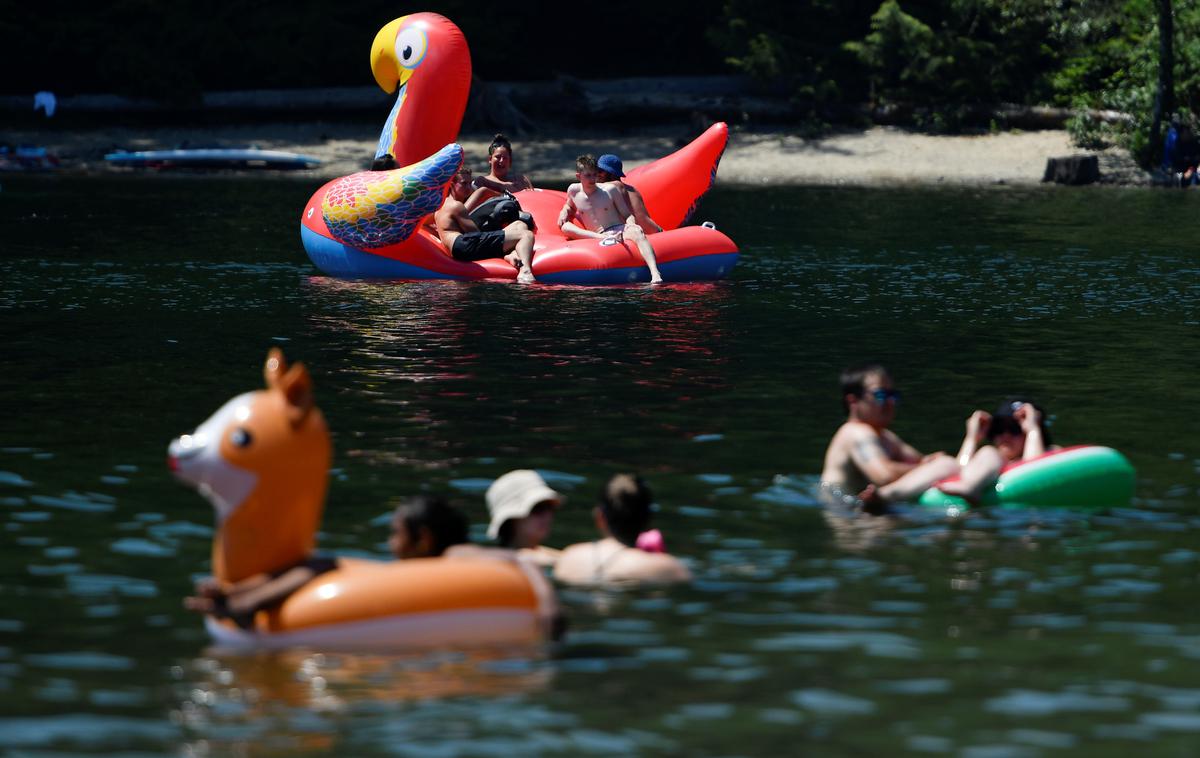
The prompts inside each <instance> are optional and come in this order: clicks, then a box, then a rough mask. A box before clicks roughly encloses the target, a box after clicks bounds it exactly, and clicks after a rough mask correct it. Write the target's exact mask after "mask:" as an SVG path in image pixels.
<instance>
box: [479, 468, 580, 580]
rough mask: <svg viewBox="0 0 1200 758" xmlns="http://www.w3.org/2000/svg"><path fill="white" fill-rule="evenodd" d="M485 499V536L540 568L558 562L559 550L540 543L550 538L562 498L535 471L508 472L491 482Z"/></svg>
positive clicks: (519, 470)
mask: <svg viewBox="0 0 1200 758" xmlns="http://www.w3.org/2000/svg"><path fill="white" fill-rule="evenodd" d="M485 499H486V500H487V506H488V513H489V514H490V515H491V522H490V523H489V524H488V530H487V534H488V536H489V537H491V538H492V539H494V540H496V541H497V542H498V543H499V544H500V547H502V548H505V549H508V550H514V551H516V553H517V555H518V556H519V557H521V558H522V559H524V560H528V561H531V562H533V563H536V564H537V565H539V566H551V565H553V564H554V562H555V561H556V560H558V555H559V551H558V550H555V549H553V548H549V547H546V546H544V545H543V544H542V543H543V542H544V541H545V540H546V538H547V537H549V536H550V529H551V527H552V526H554V514H555V512H556V511H557V510H558V508H559V506H561V505H562V496H561V495H559V494H558V493H557V492H555V491H554V490H552V489H550V487H549V485H547V484H546V481H545V480H544V479H542V477H541V475H539V474H538V472H536V471H532V470H530V469H517V470H515V471H509V472H508V473H507V474H505V475H504V476H501V477H500V478H499V479H497V480H496V481H494V482H492V485H491V486H490V487H488V490H487V495H486V496H485Z"/></svg>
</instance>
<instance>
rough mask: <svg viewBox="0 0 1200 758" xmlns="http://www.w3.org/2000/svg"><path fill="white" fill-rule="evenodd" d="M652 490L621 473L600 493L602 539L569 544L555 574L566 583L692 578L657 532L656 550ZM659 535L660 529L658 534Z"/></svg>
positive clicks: (657, 581)
mask: <svg viewBox="0 0 1200 758" xmlns="http://www.w3.org/2000/svg"><path fill="white" fill-rule="evenodd" d="M653 502H654V498H653V495H652V494H651V492H650V488H649V487H647V486H646V483H645V482H644V481H642V478H641V477H640V476H637V475H636V474H617V475H616V476H614V477H612V478H611V479H610V480H609V481H608V484H606V485H605V486H604V489H603V490H602V491H601V493H600V502H599V504H598V505H596V507H595V508H593V509H592V517H593V518H594V519H595V522H596V529H597V531H599V532H600V539H598V540H595V541H593V542H580V543H578V544H575V545H570V546H568V547H567V548H565V549H564V550H563V552H562V555H561V556H560V557H559V559H558V563H557V564H555V566H554V578H555V579H557V580H559V581H560V582H565V583H567V584H584V585H605V584H674V583H677V582H688V581H691V579H692V572H691V571H689V570H688V567H687V566H685V565H684V564H683V562H682V561H680V560H679V559H678V558H676V557H675V556H673V555H670V554H668V553H666V552H665V551H664V550H663V548H662V543H661V536H657V537H656V539H655V540H654V542H655V543H656V544H655V546H654V547H653V548H652V549H647V548H649V547H650V546H649V545H648V544H647V543H648V542H649V541H648V540H646V539H644V537H645V535H647V534H648V532H647V530H648V529H649V527H650V519H651V517H652V513H651V506H652V504H653ZM653 534H655V535H657V532H656V531H655V532H653Z"/></svg>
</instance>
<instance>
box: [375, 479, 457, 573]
mask: <svg viewBox="0 0 1200 758" xmlns="http://www.w3.org/2000/svg"><path fill="white" fill-rule="evenodd" d="M466 541H467V519H466V517H465V516H464V515H463V514H462V512H461V511H459V510H458V509H457V508H455V507H454V506H452V505H450V504H449V503H447V502H446V501H445V500H443V499H442V498H440V497H431V496H429V495H417V496H415V497H411V498H409V499H407V500H405V501H404V502H403V503H401V504H400V505H399V507H397V508H396V511H395V513H393V514H392V535H391V537H389V538H388V550H390V551H391V553H392V555H393V556H394V557H395V558H397V559H399V560H407V559H409V558H433V557H436V556H439V555H442V554H443V553H445V552H446V550H447V548H450V547H452V546H454V545H461V544H464V543H465V542H466Z"/></svg>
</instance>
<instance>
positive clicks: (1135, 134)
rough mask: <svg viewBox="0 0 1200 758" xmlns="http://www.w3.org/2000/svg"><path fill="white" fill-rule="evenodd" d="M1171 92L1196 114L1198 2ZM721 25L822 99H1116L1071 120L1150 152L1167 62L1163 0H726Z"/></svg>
mask: <svg viewBox="0 0 1200 758" xmlns="http://www.w3.org/2000/svg"><path fill="white" fill-rule="evenodd" d="M1174 5H1175V14H1174V26H1175V37H1174V39H1175V45H1174V49H1175V66H1174V75H1175V76H1174V80H1175V102H1176V104H1177V106H1178V108H1177V111H1178V112H1179V113H1180V114H1182V116H1183V117H1184V118H1193V117H1196V116H1200V3H1197V2H1194V0H1189V1H1188V2H1180V1H1179V0H1177V1H1176V2H1175V4H1174ZM713 39H714V40H715V41H716V42H717V44H718V45H720V46H721V48H722V49H724V50H725V51H726V53H727V55H728V60H729V62H730V63H731V65H733V66H734V67H735V68H737V69H739V70H741V71H745V72H747V73H750V74H753V75H755V76H757V77H760V78H762V79H764V80H765V81H767V82H769V83H770V85H772V86H774V87H781V88H783V89H785V90H786V91H788V92H790V93H791V94H793V95H794V96H795V97H796V98H797V99H799V100H803V101H815V102H818V103H819V102H831V101H832V102H836V101H841V102H848V101H849V102H853V101H859V100H867V101H870V102H874V103H877V104H908V105H913V106H918V107H921V108H926V109H933V110H934V111H935V112H938V113H940V114H942V115H945V114H947V113H953V112H954V111H955V110H956V109H959V108H961V107H963V106H971V105H991V104H999V103H1016V104H1023V105H1039V104H1045V105H1059V106H1072V107H1075V108H1078V109H1081V110H1087V109H1092V110H1117V111H1121V112H1124V113H1127V114H1129V115H1130V116H1131V118H1132V120H1131V121H1130V122H1128V123H1126V124H1125V125H1123V126H1119V127H1117V128H1115V129H1114V128H1111V127H1107V126H1103V125H1102V124H1101V123H1100V122H1099V121H1096V120H1094V119H1091V120H1089V118H1088V117H1087V116H1081V117H1079V118H1077V119H1076V120H1075V121H1074V122H1073V123H1072V124H1071V126H1072V130H1073V132H1074V133H1075V134H1076V136H1077V138H1079V139H1080V140H1082V141H1085V142H1090V143H1092V144H1103V143H1105V142H1108V141H1119V142H1121V143H1122V144H1124V145H1126V146H1128V147H1130V148H1132V149H1133V150H1134V151H1135V153H1136V154H1138V155H1139V156H1141V157H1143V159H1144V160H1148V156H1149V154H1150V152H1151V151H1150V150H1149V145H1148V141H1147V140H1148V138H1149V128H1150V122H1151V118H1152V106H1153V99H1154V92H1155V86H1156V83H1157V79H1158V77H1157V74H1158V69H1157V66H1158V55H1159V49H1158V28H1157V15H1156V6H1155V0H883V2H882V3H881V4H880V3H878V0H875V2H870V3H865V4H864V3H861V2H857V0H850V1H849V2H845V3H837V2H832V1H828V2H827V1H826V0H812V1H811V2H807V3H803V4H799V5H798V4H796V3H794V0H753V1H751V0H727V2H726V3H725V12H724V15H723V17H722V18H721V20H720V22H719V23H718V24H716V25H715V27H714V30H713Z"/></svg>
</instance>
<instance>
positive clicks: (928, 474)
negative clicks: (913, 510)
mask: <svg viewBox="0 0 1200 758" xmlns="http://www.w3.org/2000/svg"><path fill="white" fill-rule="evenodd" d="M957 473H958V461H956V460H954V459H953V458H951V457H950V456H948V455H938V456H937V457H935V458H931V459H929V460H928V461H926V462H924V463H922V464H921V465H920V466H917V467H916V468H914V469H912V470H911V471H909V472H908V473H907V474H905V475H904V476H902V477H900V478H899V479H897V480H896V481H894V482H892V483H891V484H887V485H884V486H883V487H879V488H878V489H877V490H876V493H875V494H876V495H877V496H878V497H879V498H880V499H881V500H885V501H887V502H900V501H907V500H915V499H916V498H917V497H919V496H920V495H921V493H922V492H924V491H925V490H927V489H929V488H930V487H931V486H933V483H934V482H937V481H939V480H941V479H945V478H946V477H948V476H954V475H955V474H957Z"/></svg>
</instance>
